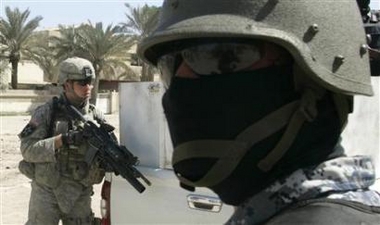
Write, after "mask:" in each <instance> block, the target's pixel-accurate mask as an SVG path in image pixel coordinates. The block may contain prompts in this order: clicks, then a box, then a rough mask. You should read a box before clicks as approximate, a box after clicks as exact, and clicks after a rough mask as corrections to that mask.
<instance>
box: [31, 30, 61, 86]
mask: <svg viewBox="0 0 380 225" xmlns="http://www.w3.org/2000/svg"><path fill="white" fill-rule="evenodd" d="M50 39H51V37H50V36H49V32H47V31H40V32H34V33H33V34H32V35H31V36H30V38H29V40H28V46H30V48H28V49H27V50H26V51H25V54H24V56H25V57H24V58H25V59H27V60H31V61H32V62H34V63H35V64H37V65H38V66H39V67H40V68H41V70H42V71H43V72H44V77H45V78H46V80H48V81H51V82H52V83H56V82H57V74H58V73H57V70H58V62H59V59H57V57H56V56H57V54H56V52H55V51H54V48H53V47H52V46H51V44H50V43H51V41H50Z"/></svg>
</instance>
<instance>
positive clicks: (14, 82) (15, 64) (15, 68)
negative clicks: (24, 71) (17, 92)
mask: <svg viewBox="0 0 380 225" xmlns="http://www.w3.org/2000/svg"><path fill="white" fill-rule="evenodd" d="M11 64H12V79H11V86H12V89H17V84H18V80H17V73H18V60H12V61H11Z"/></svg>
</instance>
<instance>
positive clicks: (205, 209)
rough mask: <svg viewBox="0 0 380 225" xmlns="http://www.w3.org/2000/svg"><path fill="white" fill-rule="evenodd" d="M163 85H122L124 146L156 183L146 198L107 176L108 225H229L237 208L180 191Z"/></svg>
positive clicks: (201, 192)
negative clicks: (172, 163) (172, 161)
mask: <svg viewBox="0 0 380 225" xmlns="http://www.w3.org/2000/svg"><path fill="white" fill-rule="evenodd" d="M163 89H164V88H163V86H162V84H161V83H157V82H142V83H124V84H121V85H120V92H119V94H120V95H119V96H120V97H119V99H120V103H119V104H120V109H119V113H120V143H121V144H122V145H124V146H126V147H127V149H129V150H130V151H131V152H132V153H133V154H134V155H136V156H137V157H138V158H139V160H140V164H139V166H138V167H137V169H138V170H139V171H140V172H141V173H142V174H143V175H144V176H145V177H146V178H147V179H148V180H149V181H150V182H151V183H152V185H151V186H147V185H146V184H145V183H144V182H142V184H143V185H144V186H146V190H145V191H144V192H143V193H141V194H140V193H139V192H138V191H136V190H135V189H134V188H133V187H132V186H131V185H130V184H129V183H128V182H127V181H126V180H125V179H123V178H122V177H121V176H115V175H114V174H113V173H107V174H106V178H105V181H104V183H103V187H102V200H101V214H102V217H103V219H102V225H110V224H112V225H124V224H223V223H224V222H226V221H227V220H228V218H229V217H230V216H231V214H232V213H233V207H232V206H229V205H225V204H222V202H221V201H220V199H219V198H218V197H217V196H216V195H215V194H214V193H213V192H211V191H210V190H208V189H205V188H197V189H196V191H195V192H189V191H186V190H185V189H182V188H180V187H179V182H178V179H177V178H176V177H175V174H174V173H173V170H172V168H171V155H172V151H173V148H172V144H171V140H170V136H169V132H168V128H167V124H166V119H165V116H164V113H163V109H162V106H161V97H162V95H163V92H164V90H163Z"/></svg>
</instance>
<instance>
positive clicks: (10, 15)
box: [0, 6, 42, 89]
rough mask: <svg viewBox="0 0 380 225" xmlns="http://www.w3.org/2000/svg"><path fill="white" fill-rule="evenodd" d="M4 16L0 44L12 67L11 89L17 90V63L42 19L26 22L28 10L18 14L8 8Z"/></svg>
mask: <svg viewBox="0 0 380 225" xmlns="http://www.w3.org/2000/svg"><path fill="white" fill-rule="evenodd" d="M5 15H6V18H7V19H4V18H2V17H1V18H0V33H1V36H0V37H1V38H0V44H2V45H5V46H6V48H7V51H8V52H9V55H8V57H7V58H8V59H9V62H10V63H11V65H12V79H11V83H12V88H13V89H17V83H18V81H17V74H18V63H19V61H20V59H21V57H22V54H23V52H24V51H25V50H26V49H28V46H27V45H26V43H27V39H28V38H29V37H30V35H31V34H32V33H33V31H34V30H35V29H36V28H37V27H38V26H39V22H40V21H41V20H42V17H41V16H37V17H35V18H33V19H31V20H29V21H27V20H28V17H29V15H30V11H29V10H28V9H27V10H25V11H24V12H20V10H19V9H18V8H15V9H14V10H11V8H10V7H8V6H7V7H5Z"/></svg>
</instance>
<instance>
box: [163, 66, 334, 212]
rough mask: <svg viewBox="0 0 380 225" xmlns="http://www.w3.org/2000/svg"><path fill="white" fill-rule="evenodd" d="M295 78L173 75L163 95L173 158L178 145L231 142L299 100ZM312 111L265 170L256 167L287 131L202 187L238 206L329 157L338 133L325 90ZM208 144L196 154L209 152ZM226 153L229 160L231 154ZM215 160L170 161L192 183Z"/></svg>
mask: <svg viewBox="0 0 380 225" xmlns="http://www.w3.org/2000/svg"><path fill="white" fill-rule="evenodd" d="M294 80H295V79H294V75H293V67H292V66H290V65H287V66H275V67H269V68H264V69H259V70H255V71H249V72H236V73H233V74H223V75H210V76H200V78H199V79H186V78H179V77H175V76H174V77H173V78H172V81H171V85H170V86H169V88H168V90H167V92H166V93H165V95H164V97H163V107H164V111H165V114H166V117H167V120H168V124H169V128H170V134H171V138H172V141H173V145H174V148H175V150H174V151H175V152H174V154H175V153H176V151H180V150H178V147H179V146H180V145H182V144H186V143H189V142H192V141H197V140H205V141H206V142H207V140H234V139H235V138H236V137H237V136H238V135H239V134H240V133H241V132H242V131H243V130H245V129H246V128H247V127H249V126H251V125H252V124H255V123H257V121H259V120H260V119H262V118H263V117H265V116H266V115H268V114H270V113H272V112H274V111H276V110H278V109H279V108H281V107H283V106H284V105H286V104H289V103H291V102H294V101H300V100H301V99H302V94H301V93H299V91H296V87H295V83H294ZM316 110H317V112H318V114H317V116H316V117H315V118H314V119H313V120H312V121H310V122H309V121H306V122H305V123H303V124H302V127H301V128H300V130H299V132H298V134H297V136H296V138H295V140H294V141H293V142H292V144H291V146H290V147H289V149H288V150H287V151H286V153H285V154H284V156H282V157H281V159H280V160H279V161H278V162H277V163H276V164H275V165H274V166H273V167H272V168H271V169H270V170H269V171H263V170H262V169H260V168H259V167H258V162H259V161H260V160H261V159H263V158H264V157H265V156H266V155H267V154H268V153H269V152H271V150H272V149H273V148H274V147H275V146H276V144H277V143H278V142H279V141H280V139H281V137H282V136H283V134H284V132H285V129H286V127H284V128H282V129H279V130H278V131H277V132H275V133H273V134H272V135H270V136H269V137H266V138H265V139H263V140H261V141H259V142H258V143H256V144H254V145H253V146H248V150H247V151H246V152H245V153H244V156H243V157H242V158H241V160H240V162H239V163H238V165H237V166H236V168H235V169H234V170H233V172H231V174H229V175H228V176H227V177H226V178H225V179H223V180H221V181H220V182H217V183H215V184H212V185H211V186H207V185H205V186H207V187H209V188H210V189H212V190H213V191H214V192H216V193H217V194H218V195H219V197H220V198H221V199H222V200H223V201H224V202H225V203H227V204H232V205H238V204H240V203H241V202H242V201H244V200H245V199H246V198H248V197H249V196H252V195H254V194H255V193H258V192H259V191H260V190H262V189H263V188H264V187H266V186H267V185H269V184H270V183H272V182H273V181H274V180H277V179H281V178H282V177H283V176H285V175H288V174H289V173H291V172H292V171H294V170H296V169H298V168H302V167H307V166H312V165H316V164H319V163H320V162H323V161H324V160H326V159H328V157H329V155H330V154H331V153H332V152H333V151H334V146H335V145H336V144H337V142H338V138H339V135H340V131H341V124H340V121H339V116H338V113H337V112H336V107H335V105H334V101H333V100H332V95H331V93H329V92H327V91H326V93H325V94H324V95H323V97H321V98H320V99H319V100H318V101H317V103H316ZM207 146H208V145H207ZM207 146H205V147H204V148H202V150H199V151H208V150H209V149H208V147H207ZM217 150H218V149H216V151H217ZM230 155H231V156H233V155H234V151H231V153H230ZM217 161H218V158H213V157H193V158H189V159H186V160H182V161H180V162H176V163H173V168H174V170H175V172H176V174H177V176H179V177H184V178H186V179H188V180H190V181H194V182H196V181H197V180H199V179H201V178H202V177H203V176H204V175H205V174H206V173H207V172H208V171H209V169H210V168H211V167H212V166H213V165H214V164H215V163H216V162H217ZM182 185H183V184H182ZM183 186H185V187H186V186H187V185H183ZM190 186H191V185H190ZM194 186H196V185H194ZM200 186H201V185H200ZM187 187H188V186H187Z"/></svg>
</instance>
